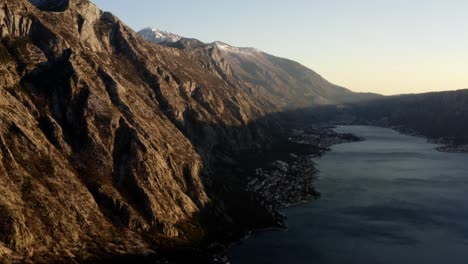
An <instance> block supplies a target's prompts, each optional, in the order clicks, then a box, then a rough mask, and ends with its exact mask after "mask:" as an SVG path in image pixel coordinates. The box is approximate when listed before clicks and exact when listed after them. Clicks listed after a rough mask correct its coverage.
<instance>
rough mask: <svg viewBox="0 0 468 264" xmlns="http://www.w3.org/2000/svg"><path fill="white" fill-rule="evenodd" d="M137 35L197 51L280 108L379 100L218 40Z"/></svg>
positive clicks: (291, 64)
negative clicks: (212, 41) (206, 41)
mask: <svg viewBox="0 0 468 264" xmlns="http://www.w3.org/2000/svg"><path fill="white" fill-rule="evenodd" d="M138 33H139V34H140V35H142V36H143V37H144V38H145V39H147V40H149V41H152V42H154V43H159V44H162V45H166V46H170V47H177V48H179V49H184V50H192V51H194V52H196V51H198V53H199V56H204V57H209V58H210V60H211V61H212V63H211V65H213V66H214V68H215V69H216V71H217V72H218V73H219V74H220V76H222V77H223V78H225V79H228V80H229V81H230V82H231V83H234V84H236V85H238V86H240V87H242V88H243V89H244V90H245V91H247V92H248V93H249V94H251V95H252V96H255V97H256V98H261V99H262V100H265V101H269V102H272V103H273V104H275V105H276V106H279V107H280V108H281V109H294V108H303V107H310V106H316V105H324V104H342V103H351V102H358V101H364V100H369V99H374V98H378V97H379V96H378V95H376V94H365V93H354V92H352V91H350V90H348V89H345V88H343V87H339V86H337V85H334V84H331V83H330V82H328V81H327V80H325V79H324V78H322V77H321V76H320V75H318V74H317V73H315V72H314V71H312V70H310V69H308V68H307V67H305V66H303V65H301V64H299V63H297V62H294V61H291V60H288V59H283V58H279V57H275V56H272V55H269V54H267V53H264V52H262V51H260V50H258V49H255V48H238V47H233V46H230V45H228V44H226V43H223V42H219V41H218V42H214V43H210V44H205V43H202V42H200V41H198V40H195V39H187V38H180V39H179V38H177V39H173V40H169V39H167V38H166V37H165V36H163V35H160V33H159V32H153V31H152V30H151V29H149V28H147V29H143V30H141V31H139V32H138ZM209 66H210V65H208V66H207V67H209Z"/></svg>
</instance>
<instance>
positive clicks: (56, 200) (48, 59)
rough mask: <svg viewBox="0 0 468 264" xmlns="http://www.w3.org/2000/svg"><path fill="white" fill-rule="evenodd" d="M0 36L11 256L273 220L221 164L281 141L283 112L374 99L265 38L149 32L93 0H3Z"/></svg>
mask: <svg viewBox="0 0 468 264" xmlns="http://www.w3.org/2000/svg"><path fill="white" fill-rule="evenodd" d="M168 36H169V35H168ZM0 37H1V38H0V40H1V41H0V61H1V63H0V76H1V78H0V142H1V144H0V193H1V194H2V199H0V223H1V227H0V263H31V262H32V263H54V262H57V263H76V262H78V263H80V262H84V261H92V260H98V259H101V258H102V257H104V256H114V255H117V256H120V255H132V254H136V255H147V254H154V253H155V251H157V253H160V251H161V250H163V249H165V248H174V247H186V246H190V245H201V244H203V243H209V242H210V241H212V240H210V239H211V238H212V237H213V236H215V237H219V236H224V235H226V236H235V235H236V234H237V235H238V233H236V232H242V231H246V230H249V229H253V228H258V227H265V226H271V225H272V224H273V223H275V219H274V216H273V214H272V212H271V208H268V207H265V206H263V205H260V204H257V203H256V202H255V200H254V199H253V198H252V197H251V195H250V194H246V193H245V191H244V190H242V189H241V188H240V187H239V185H238V184H237V185H236V183H237V181H239V178H236V177H240V176H239V175H238V174H236V173H232V175H233V176H232V177H230V176H229V175H228V174H226V173H219V171H218V168H219V167H221V168H223V169H225V168H226V167H228V166H224V165H225V164H231V166H232V167H236V166H237V165H236V164H237V163H236V161H235V160H234V158H233V157H234V155H233V153H240V152H241V151H243V150H246V149H248V150H252V149H254V150H255V149H257V150H258V149H264V148H265V147H267V146H268V145H269V144H271V142H272V141H273V140H274V137H275V134H276V133H281V131H283V130H284V129H285V128H284V127H282V126H281V125H280V124H279V122H278V119H277V117H276V113H277V112H279V111H285V110H287V109H289V108H299V107H304V106H308V105H314V104H316V103H320V104H322V103H324V104H326V103H333V102H344V101H347V100H348V99H346V100H345V97H346V96H348V95H349V96H350V97H352V98H353V99H351V100H357V99H362V98H365V97H367V95H359V94H357V95H356V94H354V93H352V92H350V91H348V90H346V89H344V88H341V87H337V86H334V85H332V84H330V83H328V82H327V81H325V80H324V79H323V78H321V77H320V76H318V75H317V74H315V73H313V72H312V71H310V70H308V69H306V68H304V67H303V66H301V65H299V64H297V63H294V62H292V61H288V60H285V59H280V58H276V57H273V56H270V55H267V54H265V53H263V52H260V51H257V50H254V49H237V48H233V47H229V46H225V45H224V44H220V43H214V44H204V43H201V42H200V41H197V40H193V39H180V40H178V41H177V42H173V43H172V44H170V45H166V43H169V42H167V41H166V42H164V44H165V45H156V44H153V43H150V42H148V41H146V40H145V39H144V38H143V37H141V36H140V35H138V34H137V33H135V32H134V31H133V30H131V29H130V28H129V27H128V26H126V25H125V24H124V23H123V22H122V21H120V20H119V19H118V18H117V17H115V16H114V15H112V14H111V13H108V12H102V11H101V10H100V9H99V8H97V7H96V6H95V5H94V4H92V3H91V2H89V1H87V0H2V2H1V8H0ZM257 60H258V61H260V63H254V62H255V61H257ZM303 82H304V83H306V84H302V83H303ZM233 203H234V204H233Z"/></svg>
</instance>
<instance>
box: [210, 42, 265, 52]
mask: <svg viewBox="0 0 468 264" xmlns="http://www.w3.org/2000/svg"><path fill="white" fill-rule="evenodd" d="M212 45H214V46H216V47H218V48H219V49H220V50H223V51H226V52H241V53H252V52H260V50H258V49H256V48H239V47H234V46H231V45H229V44H226V43H224V42H221V41H215V42H213V43H212Z"/></svg>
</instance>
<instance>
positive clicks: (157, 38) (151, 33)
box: [138, 28, 182, 43]
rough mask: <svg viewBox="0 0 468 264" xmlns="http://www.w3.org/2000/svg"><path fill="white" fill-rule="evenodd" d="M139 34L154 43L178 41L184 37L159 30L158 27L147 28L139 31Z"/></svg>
mask: <svg viewBox="0 0 468 264" xmlns="http://www.w3.org/2000/svg"><path fill="white" fill-rule="evenodd" d="M138 34H140V35H142V36H143V37H144V38H146V39H148V40H150V41H152V42H154V43H162V42H177V41H179V40H181V39H182V37H181V36H179V35H176V34H172V33H169V32H167V31H163V30H159V29H157V28H145V29H142V30H140V31H138Z"/></svg>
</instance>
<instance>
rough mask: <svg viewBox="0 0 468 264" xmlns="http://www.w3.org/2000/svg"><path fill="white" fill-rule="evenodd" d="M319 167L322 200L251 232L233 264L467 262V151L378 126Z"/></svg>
mask: <svg viewBox="0 0 468 264" xmlns="http://www.w3.org/2000/svg"><path fill="white" fill-rule="evenodd" d="M337 131H338V132H347V133H354V134H356V135H358V136H362V137H365V138H366V139H367V141H364V142H357V143H349V144H342V145H337V146H334V147H333V150H332V151H331V152H329V153H327V155H325V156H324V157H323V158H321V159H317V164H318V166H319V169H320V170H321V176H320V179H319V180H318V181H317V187H318V189H319V190H320V191H321V193H322V198H320V199H319V200H317V201H313V202H310V203H308V204H304V205H301V206H297V207H293V208H289V209H286V210H284V212H285V213H286V214H287V216H288V219H289V222H288V223H289V227H290V228H289V230H288V231H285V232H283V231H277V232H261V233H256V234H255V235H253V236H252V237H251V238H250V239H248V240H246V241H244V242H243V243H242V244H241V245H239V246H236V247H235V248H233V249H232V251H231V253H230V256H229V258H230V260H231V263H232V264H250V263H252V264H253V263H255V264H262V263H269V264H270V263H271V264H275V263H286V264H289V263H291V264H306V263H307V264H308V263H311V264H312V263H314V264H316V263H324V264H325V263H327V264H328V263H340V264H343V263H344V264H347V263H360V264H362V263H371V264H379V263H392V264H393V263H398V264H402V263H411V264H417V263H437V264H439V263H440V264H442V263H450V264H458V263H460V264H466V263H468V154H450V153H442V152H438V151H436V150H434V147H435V145H432V144H428V143H426V140H425V139H422V138H417V137H410V136H405V135H401V134H399V133H397V132H395V131H393V130H390V129H385V128H378V127H363V126H345V127H338V128H337Z"/></svg>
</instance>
